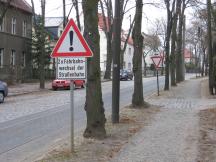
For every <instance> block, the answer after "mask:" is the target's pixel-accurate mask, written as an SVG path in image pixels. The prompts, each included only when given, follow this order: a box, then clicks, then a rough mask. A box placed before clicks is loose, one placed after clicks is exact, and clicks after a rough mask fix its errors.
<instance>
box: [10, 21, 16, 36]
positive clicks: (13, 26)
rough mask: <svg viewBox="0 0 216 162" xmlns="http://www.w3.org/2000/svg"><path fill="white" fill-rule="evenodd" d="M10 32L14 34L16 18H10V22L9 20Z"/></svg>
mask: <svg viewBox="0 0 216 162" xmlns="http://www.w3.org/2000/svg"><path fill="white" fill-rule="evenodd" d="M11 25H12V26H11V33H12V34H16V18H14V17H13V18H12V22H11Z"/></svg>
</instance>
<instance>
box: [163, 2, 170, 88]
mask: <svg viewBox="0 0 216 162" xmlns="http://www.w3.org/2000/svg"><path fill="white" fill-rule="evenodd" d="M167 3H168V4H166V5H167V29H166V39H165V85H164V90H165V91H166V90H169V68H170V58H169V54H170V35H171V31H172V12H171V11H170V9H169V2H168V1H167Z"/></svg>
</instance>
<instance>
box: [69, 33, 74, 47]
mask: <svg viewBox="0 0 216 162" xmlns="http://www.w3.org/2000/svg"><path fill="white" fill-rule="evenodd" d="M69 36H70V48H69V50H70V51H73V50H74V48H73V47H72V46H73V31H70V32H69Z"/></svg>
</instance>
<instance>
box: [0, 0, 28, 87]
mask: <svg viewBox="0 0 216 162" xmlns="http://www.w3.org/2000/svg"><path fill="white" fill-rule="evenodd" d="M6 5H7V4H6V2H5V0H0V8H4V7H5V6H6ZM0 14H1V13H0ZM31 37H32V9H31V6H30V5H29V4H28V3H27V2H26V1H24V0H16V1H11V3H10V5H9V7H8V8H7V11H6V14H5V15H4V17H3V21H2V24H1V25H0V80H5V81H7V82H8V83H16V82H22V81H24V80H26V79H28V78H31V60H32V58H31Z"/></svg>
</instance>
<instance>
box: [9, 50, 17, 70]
mask: <svg viewBox="0 0 216 162" xmlns="http://www.w3.org/2000/svg"><path fill="white" fill-rule="evenodd" d="M15 55H16V51H15V50H11V60H10V64H11V66H15V57H16V56H15Z"/></svg>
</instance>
